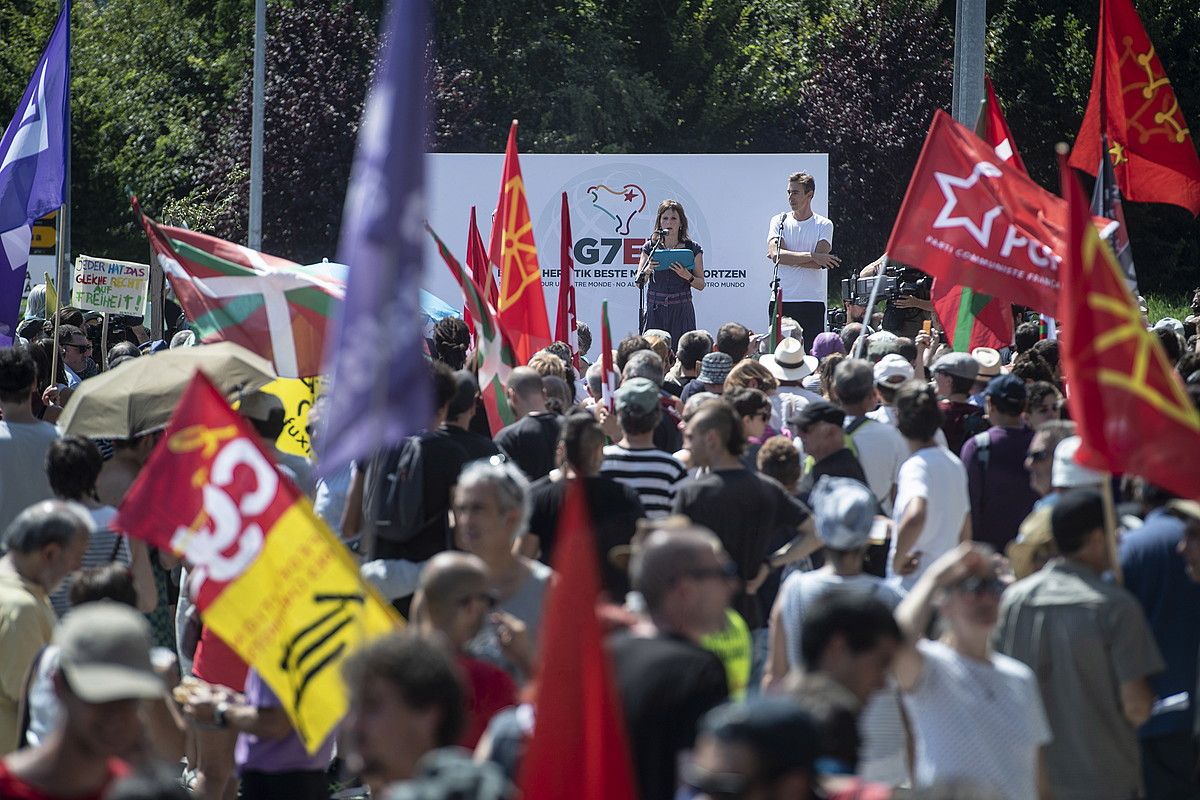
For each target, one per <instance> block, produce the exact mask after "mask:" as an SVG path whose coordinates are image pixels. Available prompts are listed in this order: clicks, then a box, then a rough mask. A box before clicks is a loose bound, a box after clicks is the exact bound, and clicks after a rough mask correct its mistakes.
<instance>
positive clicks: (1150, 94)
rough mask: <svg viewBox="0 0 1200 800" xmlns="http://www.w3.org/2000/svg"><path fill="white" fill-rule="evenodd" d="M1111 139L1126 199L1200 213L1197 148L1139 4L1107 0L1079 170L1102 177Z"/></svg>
mask: <svg viewBox="0 0 1200 800" xmlns="http://www.w3.org/2000/svg"><path fill="white" fill-rule="evenodd" d="M1105 138H1107V146H1108V153H1109V155H1110V156H1111V158H1112V164H1113V171H1114V172H1115V174H1116V178H1117V184H1118V185H1119V186H1120V187H1121V192H1122V193H1123V194H1124V196H1125V198H1126V199H1128V200H1135V201H1139V202H1145V203H1172V204H1174V205H1177V206H1183V207H1184V208H1186V209H1187V210H1188V211H1191V212H1192V214H1200V158H1198V157H1197V156H1196V143H1195V141H1194V140H1193V139H1192V134H1191V132H1190V131H1189V130H1188V124H1187V121H1186V120H1185V119H1184V118H1183V111H1182V110H1181V109H1180V108H1179V99H1178V98H1177V97H1176V96H1175V90H1174V89H1172V88H1171V81H1170V79H1168V78H1167V72H1166V70H1165V69H1163V65H1162V61H1160V60H1159V58H1158V55H1157V54H1156V53H1155V52H1154V43H1153V42H1151V41H1150V37H1149V36H1147V35H1146V29H1145V28H1144V27H1143V26H1142V21H1141V19H1140V18H1139V17H1138V14H1137V11H1136V10H1135V9H1134V7H1133V2H1132V0H1100V30H1099V34H1098V36H1097V37H1096V60H1095V67H1094V70H1093V73H1092V93H1091V96H1090V97H1089V98H1088V106H1087V111H1086V112H1084V115H1083V124H1082V125H1080V127H1079V134H1078V135H1077V136H1076V137H1075V147H1074V148H1073V149H1072V151H1071V166H1072V167H1075V168H1076V169H1080V170H1083V171H1084V172H1086V173H1088V174H1089V175H1095V174H1096V173H1097V169H1098V167H1099V166H1100V151H1101V148H1102V146H1103V145H1102V142H1103V141H1104V139H1105Z"/></svg>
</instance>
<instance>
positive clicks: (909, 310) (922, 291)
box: [856, 256, 933, 339]
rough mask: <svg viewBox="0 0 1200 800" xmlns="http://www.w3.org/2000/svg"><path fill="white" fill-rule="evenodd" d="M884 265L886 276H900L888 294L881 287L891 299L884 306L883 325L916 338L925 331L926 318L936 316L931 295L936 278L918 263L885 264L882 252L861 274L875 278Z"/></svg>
mask: <svg viewBox="0 0 1200 800" xmlns="http://www.w3.org/2000/svg"><path fill="white" fill-rule="evenodd" d="M881 268H882V269H885V270H886V272H885V273H884V274H885V276H887V277H895V278H896V288H895V290H894V291H892V292H890V293H887V294H886V295H885V294H884V292H883V291H882V289H881V290H880V297H881V298H883V299H884V300H885V301H886V303H887V304H886V305H885V306H884V308H883V329H884V330H885V331H891V332H892V333H894V334H896V335H897V336H904V337H908V338H909V339H914V338H916V335H917V334H918V333H920V332H921V326H922V325H923V324H924V323H925V320H927V319H932V318H933V300H932V299H930V298H931V289H932V287H933V278H931V277H929V276H928V275H926V274H925V273H924V272H921V270H919V269H916V268H915V267H908V266H903V265H899V264H888V265H886V266H885V263H884V259H883V257H882V256H880V257H879V258H877V259H876V260H875V261H872V262H871V263H870V264H867V266H865V267H863V268H862V271H860V272H859V273H858V277H859V279H862V278H872V279H873V278H874V277H875V276H876V275H877V274H878V272H879V270H880V269H881ZM868 296H869V295H868ZM859 308H861V306H857V307H856V310H857V309H859Z"/></svg>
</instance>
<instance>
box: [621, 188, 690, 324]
mask: <svg viewBox="0 0 1200 800" xmlns="http://www.w3.org/2000/svg"><path fill="white" fill-rule="evenodd" d="M654 231H655V233H654V235H653V236H652V237H651V238H650V240H649V241H648V242H646V243H645V244H644V245H642V260H641V263H639V264H638V278H637V280H638V283H639V284H641V283H643V282H645V281H647V280H648V281H649V282H650V283H649V286H648V287H647V288H646V320H645V323H644V324H643V326H642V330H648V329H650V328H661V329H662V330H664V331H667V332H668V333H670V334H671V341H672V342H678V341H679V340H680V339H681V338H683V335H684V334H685V333H687V332H688V331H691V330H695V329H696V309H695V307H694V306H693V305H692V290H693V289H695V290H696V291H698V292H699V291H703V290H704V248H703V247H701V246H700V245H699V244H698V243H697V242H693V241H692V240H691V239H690V238H688V219H687V214H686V213H684V210H683V204H681V203H680V202H679V201H678V200H663V201H662V203H661V204H660V205H659V207H658V214H657V215H656V216H655V217H654ZM658 231H664V232H665V235H663V236H660V235H659V234H658ZM655 247H657V248H658V249H659V250H684V249H686V250H691V251H692V257H693V258H694V259H695V262H696V263H695V266H694V267H693V268H692V269H691V270H689V269H687V268H686V267H683V266H681V265H680V264H678V263H673V264H671V265H670V266H669V267H668V268H667V269H661V270H660V269H658V266H659V262H658V260H657V259H656V258H654V257H653V256H652V255H651V251H652V250H654V249H655Z"/></svg>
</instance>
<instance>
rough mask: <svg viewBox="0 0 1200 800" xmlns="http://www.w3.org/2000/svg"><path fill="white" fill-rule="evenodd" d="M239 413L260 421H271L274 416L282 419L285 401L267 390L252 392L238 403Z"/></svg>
mask: <svg viewBox="0 0 1200 800" xmlns="http://www.w3.org/2000/svg"><path fill="white" fill-rule="evenodd" d="M238 413H239V414H241V415H242V416H243V417H246V418H247V419H256V420H259V421H260V422H270V421H271V418H272V417H273V416H277V417H278V418H279V419H282V418H283V401H282V400H280V399H279V398H278V397H276V396H275V395H273V394H268V393H267V392H251V393H250V394H248V395H246V396H245V397H243V398H242V399H241V402H239V403H238Z"/></svg>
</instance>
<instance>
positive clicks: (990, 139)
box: [979, 75, 1029, 175]
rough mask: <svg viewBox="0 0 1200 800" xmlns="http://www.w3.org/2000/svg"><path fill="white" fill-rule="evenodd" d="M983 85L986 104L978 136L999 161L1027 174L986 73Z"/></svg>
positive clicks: (1027, 171)
mask: <svg viewBox="0 0 1200 800" xmlns="http://www.w3.org/2000/svg"><path fill="white" fill-rule="evenodd" d="M983 87H984V90H985V93H986V98H987V105H986V107H985V108H984V109H983V118H982V119H981V120H980V122H981V123H982V125H981V127H982V128H983V130H981V131H980V132H979V138H980V139H983V140H984V141H985V142H987V143H988V144H989V145H991V146H992V149H993V150H995V151H996V155H998V156H1000V160H1001V161H1007V162H1008V163H1009V164H1012V165H1013V166H1014V167H1016V168H1017V169H1019V170H1021V172H1024V173H1025V174H1026V175H1028V174H1029V170H1027V169H1025V162H1024V161H1022V160H1021V154H1020V153H1019V152H1017V140H1016V139H1014V138H1013V135H1012V131H1011V130H1009V128H1008V121H1007V120H1005V119H1004V112H1003V111H1002V110H1001V109H1000V100H999V99H998V98H997V97H996V90H995V89H993V88H992V79H991V78H989V77H988V76H987V75H984V76H983Z"/></svg>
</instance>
